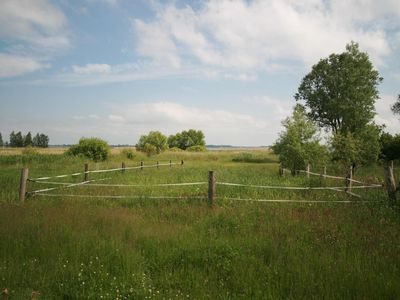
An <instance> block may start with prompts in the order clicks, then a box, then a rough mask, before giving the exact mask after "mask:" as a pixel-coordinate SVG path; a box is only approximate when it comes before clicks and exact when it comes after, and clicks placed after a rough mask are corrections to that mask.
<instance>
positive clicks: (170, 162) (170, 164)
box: [169, 160, 172, 168]
mask: <svg viewBox="0 0 400 300" xmlns="http://www.w3.org/2000/svg"><path fill="white" fill-rule="evenodd" d="M169 167H170V168H171V167H172V161H171V160H170V161H169Z"/></svg>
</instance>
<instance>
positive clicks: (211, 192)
mask: <svg viewBox="0 0 400 300" xmlns="http://www.w3.org/2000/svg"><path fill="white" fill-rule="evenodd" d="M215 196H216V179H215V173H214V171H209V172H208V201H209V204H210V205H213V204H214V200H215Z"/></svg>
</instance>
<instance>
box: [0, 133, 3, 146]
mask: <svg viewBox="0 0 400 300" xmlns="http://www.w3.org/2000/svg"><path fill="white" fill-rule="evenodd" d="M3 146H4V142H3V137H2V136H1V132H0V147H3Z"/></svg>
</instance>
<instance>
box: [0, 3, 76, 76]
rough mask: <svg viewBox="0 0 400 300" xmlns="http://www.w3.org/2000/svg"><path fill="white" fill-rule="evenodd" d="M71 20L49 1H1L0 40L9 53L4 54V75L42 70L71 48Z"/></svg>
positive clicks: (2, 60) (1, 58)
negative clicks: (69, 23)
mask: <svg viewBox="0 0 400 300" xmlns="http://www.w3.org/2000/svg"><path fill="white" fill-rule="evenodd" d="M66 24H67V20H66V17H65V16H64V14H63V12H62V11H61V10H60V9H59V8H57V7H56V6H55V5H53V4H51V3H50V2H49V1H47V0H2V1H0V39H1V41H2V43H3V44H4V46H5V47H4V48H3V49H6V51H7V52H8V53H4V52H5V51H4V50H3V53H1V54H0V55H1V56H0V60H1V66H2V68H1V70H0V72H1V76H2V77H12V76H18V75H23V74H26V73H29V72H34V71H36V70H40V69H42V68H43V67H45V66H48V65H49V64H48V63H46V64H44V62H46V61H49V60H51V58H52V56H54V55H55V54H58V53H59V52H60V51H61V50H63V49H66V48H67V47H69V45H70V42H69V38H68V34H67V32H66Z"/></svg>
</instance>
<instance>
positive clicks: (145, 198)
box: [0, 148, 400, 299]
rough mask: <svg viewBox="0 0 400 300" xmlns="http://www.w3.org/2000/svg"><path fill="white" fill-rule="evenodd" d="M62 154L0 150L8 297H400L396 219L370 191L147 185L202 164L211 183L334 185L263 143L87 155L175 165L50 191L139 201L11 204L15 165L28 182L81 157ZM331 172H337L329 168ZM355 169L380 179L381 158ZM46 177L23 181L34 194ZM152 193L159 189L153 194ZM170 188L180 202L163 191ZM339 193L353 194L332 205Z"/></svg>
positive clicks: (0, 225)
mask: <svg viewBox="0 0 400 300" xmlns="http://www.w3.org/2000/svg"><path fill="white" fill-rule="evenodd" d="M63 150H64V149H61V148H50V149H43V151H44V152H41V153H42V154H39V155H21V154H19V153H18V151H19V150H11V152H5V151H10V150H0V153H1V155H0V185H1V189H0V288H2V289H3V288H7V289H8V290H9V291H10V299H30V297H31V294H32V292H39V293H40V296H39V297H38V299H150V298H155V299H398V298H400V255H399V253H400V218H399V214H398V213H396V212H394V210H393V209H391V208H389V207H387V205H386V195H385V193H384V192H383V191H382V190H380V189H374V190H371V191H368V192H367V191H357V193H359V194H360V195H361V196H362V200H368V201H371V202H367V203H362V202H360V200H359V199H354V198H352V197H350V196H347V195H346V194H344V193H340V192H335V191H283V190H269V189H255V188H249V187H232V186H217V196H219V197H220V198H219V199H218V200H217V202H216V204H215V205H214V206H213V207H209V205H208V203H207V201H206V199H204V198H205V197H206V195H207V185H199V186H179V187H154V186H153V187H149V186H148V185H149V184H157V183H179V182H180V183H182V182H203V181H207V175H208V171H209V170H214V171H215V172H216V176H217V181H220V182H234V183H246V184H253V185H281V186H332V185H338V184H339V185H342V184H343V182H336V181H330V180H327V181H324V180H323V179H320V178H319V177H314V178H313V177H312V178H310V179H307V178H306V177H305V176H298V177H292V176H290V175H287V176H285V177H283V178H282V177H279V175H278V164H277V158H276V156H274V155H273V154H271V153H270V152H269V151H266V150H250V149H246V150H243V149H238V150H235V151H209V152H206V153H186V152H170V153H163V154H161V155H158V156H154V157H150V158H148V157H146V156H144V155H143V154H141V153H135V157H134V159H133V160H129V159H127V158H126V157H124V156H123V154H122V153H121V152H120V149H119V148H117V150H118V151H117V150H113V151H114V152H113V155H112V157H111V158H110V159H109V160H108V161H106V162H103V163H93V162H91V163H90V169H91V170H99V169H107V168H118V167H120V166H121V162H122V161H124V162H125V163H126V165H127V166H128V167H129V166H138V165H139V164H140V161H144V164H145V165H150V164H154V163H156V161H160V162H161V163H163V162H164V163H165V162H169V161H170V160H172V161H173V162H175V161H176V162H179V161H180V160H184V165H183V166H179V165H174V166H172V167H168V166H165V167H162V168H160V169H156V168H152V169H150V168H149V169H144V170H143V171H141V170H129V171H128V170H127V171H125V173H122V172H120V171H118V172H115V173H98V174H96V173H93V174H90V179H104V178H109V179H107V180H104V181H100V183H109V184H137V185H145V186H143V187H102V186H87V187H83V186H79V187H73V188H71V189H61V190H57V191H55V192H52V193H57V194H75V195H91V196H118V195H131V196H140V197H139V198H132V199H111V198H110V199H107V198H89V197H80V198H77V197H67V196H61V197H54V198H53V197H44V196H36V197H33V198H28V199H27V201H26V203H25V205H24V206H18V205H17V198H18V184H19V173H20V169H21V168H22V167H24V166H25V167H29V172H30V178H37V177H42V176H51V175H59V174H70V173H75V172H80V171H83V165H84V163H85V162H87V161H86V160H85V159H82V158H73V157H67V156H64V155H60V153H63ZM41 151H42V150H41ZM46 151H49V152H46ZM51 151H59V152H51ZM329 171H330V172H332V173H334V174H336V175H342V174H341V173H340V170H338V169H337V168H335V166H329V167H328V172H329ZM398 171H399V170H398V169H397V170H396V172H397V174H396V176H397V178H399V177H398V176H399V175H400V174H399V172H398ZM356 178H358V179H362V180H363V181H366V182H369V183H372V182H382V180H383V174H382V170H381V167H379V166H375V167H369V168H365V169H361V170H360V171H359V172H358V173H357V174H356ZM82 179H83V178H82V176H78V177H68V178H62V179H54V180H55V181H68V182H76V183H77V182H80V181H82ZM146 185H147V187H146ZM47 186H50V185H46V184H41V183H29V184H28V188H29V190H30V191H32V190H35V189H41V188H45V187H47ZM160 195H161V196H165V197H164V198H161V199H152V198H151V197H154V196H160ZM176 196H185V197H188V199H170V198H168V197H176ZM199 197H200V198H199ZM201 197H202V198H201ZM228 198H242V199H249V198H251V199H287V200H290V199H293V200H307V201H309V200H310V201H315V200H327V201H330V202H331V203H329V202H328V203H312V202H311V203H265V202H247V201H237V200H229V199H228ZM339 200H343V201H348V200H354V201H353V202H352V203H336V202H334V201H339Z"/></svg>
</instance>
